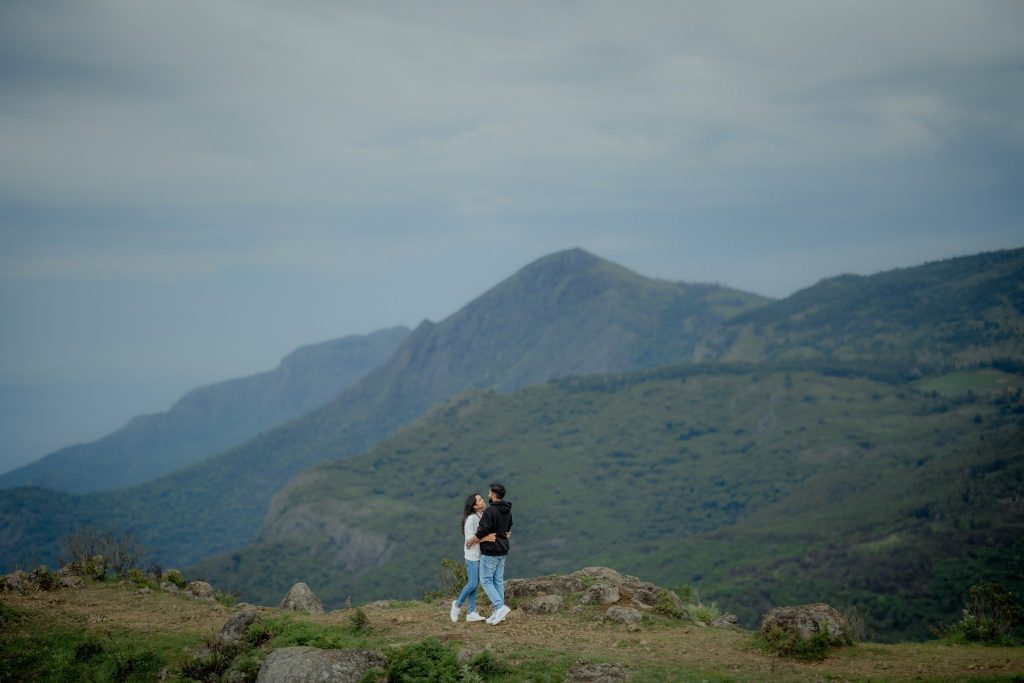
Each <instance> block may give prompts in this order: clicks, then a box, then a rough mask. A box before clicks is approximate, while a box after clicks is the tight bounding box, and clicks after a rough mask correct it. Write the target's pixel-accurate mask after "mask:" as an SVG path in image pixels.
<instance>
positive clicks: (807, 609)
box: [761, 602, 846, 645]
mask: <svg viewBox="0 0 1024 683" xmlns="http://www.w3.org/2000/svg"><path fill="white" fill-rule="evenodd" d="M771 632H782V633H784V634H787V635H796V636H798V637H799V638H800V639H801V640H808V639H810V638H812V637H814V636H816V635H817V634H819V633H828V640H829V643H830V644H833V645H840V644H842V643H844V642H845V641H846V632H845V630H844V629H843V618H842V616H840V614H839V612H837V611H835V610H834V609H832V608H831V607H829V606H828V605H826V604H824V603H821V602H819V603H815V604H813V605H797V606H795V607H776V608H775V609H773V610H771V611H770V612H768V614H766V615H764V617H763V618H762V619H761V633H762V634H763V635H768V634H769V633H771Z"/></svg>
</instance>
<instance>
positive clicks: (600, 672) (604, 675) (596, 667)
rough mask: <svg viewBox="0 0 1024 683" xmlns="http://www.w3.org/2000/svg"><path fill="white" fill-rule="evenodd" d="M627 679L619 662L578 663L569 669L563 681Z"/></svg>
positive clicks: (588, 682)
mask: <svg viewBox="0 0 1024 683" xmlns="http://www.w3.org/2000/svg"><path fill="white" fill-rule="evenodd" d="M625 680H629V673H628V672H627V671H626V667H624V666H622V665H621V664H580V665H577V666H574V667H573V668H571V669H569V673H568V675H567V676H566V677H565V683H584V682H586V683H617V681H625Z"/></svg>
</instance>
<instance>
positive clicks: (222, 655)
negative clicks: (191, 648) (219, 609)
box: [181, 636, 245, 681]
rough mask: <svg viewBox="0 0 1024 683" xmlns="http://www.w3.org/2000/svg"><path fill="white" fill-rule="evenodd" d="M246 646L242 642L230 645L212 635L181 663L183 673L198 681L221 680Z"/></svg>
mask: <svg viewBox="0 0 1024 683" xmlns="http://www.w3.org/2000/svg"><path fill="white" fill-rule="evenodd" d="M244 647H245V646H244V645H241V644H232V645H228V644H225V643H223V642H221V641H220V639H218V638H216V637H214V636H210V637H208V638H207V639H206V641H205V643H204V644H203V647H202V648H200V649H199V651H198V652H197V653H196V654H194V655H193V656H192V657H190V658H188V659H187V660H185V662H184V663H183V664H182V665H181V675H182V677H183V678H186V679H194V680H197V681H209V680H214V681H216V680H220V677H221V676H222V675H223V674H224V673H225V672H226V671H227V670H228V669H230V668H231V667H232V664H233V663H234V661H235V658H236V657H237V656H238V655H239V653H240V652H241V651H242V650H243V649H244Z"/></svg>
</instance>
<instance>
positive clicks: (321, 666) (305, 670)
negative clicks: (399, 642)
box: [256, 647, 387, 683]
mask: <svg viewBox="0 0 1024 683" xmlns="http://www.w3.org/2000/svg"><path fill="white" fill-rule="evenodd" d="M386 665H387V660H386V659H385V658H384V656H383V655H381V654H379V653H377V652H370V651H367V650H320V649H318V648H315V647H283V648H279V649H277V650H274V651H273V652H271V653H270V654H269V655H267V658H266V659H264V660H263V666H261V667H260V672H259V675H258V676H257V677H256V683H321V682H323V681H330V682H331V683H359V681H361V680H363V677H364V676H366V674H367V673H368V672H369V671H370V670H371V669H374V668H379V669H383V668H384V667H385V666H386Z"/></svg>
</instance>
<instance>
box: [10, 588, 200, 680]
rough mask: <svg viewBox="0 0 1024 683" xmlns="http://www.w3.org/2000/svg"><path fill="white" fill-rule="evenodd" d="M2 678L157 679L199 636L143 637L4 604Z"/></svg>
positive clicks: (178, 659) (174, 663) (127, 631)
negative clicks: (96, 628)
mask: <svg viewBox="0 0 1024 683" xmlns="http://www.w3.org/2000/svg"><path fill="white" fill-rule="evenodd" d="M0 619H2V623H3V628H0V655H2V656H0V681H12V682H13V681H42V682H48V683H49V682H52V683H65V682H67V683H77V682H78V681H90V680H96V681H107V680H110V681H128V682H134V681H139V682H142V681H152V680H155V679H156V677H157V674H158V673H159V672H160V671H161V670H162V669H163V668H165V667H168V666H174V665H176V664H178V663H179V662H180V661H181V659H182V657H183V654H182V652H183V649H185V648H187V647H191V646H194V645H196V644H198V643H199V642H200V640H201V639H200V638H199V637H198V636H190V635H180V634H179V635H170V634H165V635H157V636H153V635H150V636H146V637H140V636H139V635H138V634H136V633H133V632H131V631H129V630H126V629H123V628H112V629H109V630H108V631H106V632H103V633H96V632H92V631H88V630H86V629H83V628H82V627H80V626H69V625H67V624H63V623H53V622H51V621H50V620H48V619H46V618H45V617H42V616H40V615H39V614H34V613H21V612H16V611H15V610H13V609H11V608H10V607H7V606H5V605H2V604H0Z"/></svg>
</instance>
